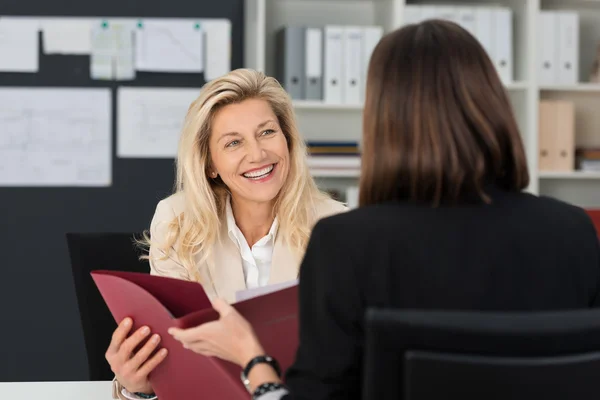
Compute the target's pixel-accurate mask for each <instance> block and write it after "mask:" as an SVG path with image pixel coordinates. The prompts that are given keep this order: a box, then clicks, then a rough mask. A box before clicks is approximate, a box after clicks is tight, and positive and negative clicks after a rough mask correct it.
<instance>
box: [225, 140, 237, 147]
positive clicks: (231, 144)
mask: <svg viewBox="0 0 600 400" xmlns="http://www.w3.org/2000/svg"><path fill="white" fill-rule="evenodd" d="M239 143H240V141H239V140H232V141H231V142H229V143H227V145H226V146H225V147H233V146H237V145H238V144H239Z"/></svg>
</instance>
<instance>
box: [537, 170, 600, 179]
mask: <svg viewBox="0 0 600 400" xmlns="http://www.w3.org/2000/svg"><path fill="white" fill-rule="evenodd" d="M539 174H540V179H600V171H572V172H559V171H556V172H553V171H552V172H551V171H547V172H540V173H539Z"/></svg>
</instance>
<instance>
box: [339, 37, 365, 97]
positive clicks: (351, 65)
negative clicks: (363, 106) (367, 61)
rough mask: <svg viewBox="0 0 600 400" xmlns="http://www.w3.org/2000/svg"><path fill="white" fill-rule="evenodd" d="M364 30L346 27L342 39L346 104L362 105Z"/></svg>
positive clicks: (343, 88)
mask: <svg viewBox="0 0 600 400" xmlns="http://www.w3.org/2000/svg"><path fill="white" fill-rule="evenodd" d="M362 42H363V29H362V27H360V26H346V27H344V31H343V38H342V46H343V47H342V54H343V57H344V60H343V62H342V68H343V72H342V76H343V78H344V79H343V82H344V83H343V87H342V97H343V103H344V104H360V88H361V86H362V82H361V72H362V61H363V58H362V57H363V54H362Z"/></svg>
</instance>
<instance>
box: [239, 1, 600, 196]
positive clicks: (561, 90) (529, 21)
mask: <svg viewBox="0 0 600 400" xmlns="http://www.w3.org/2000/svg"><path fill="white" fill-rule="evenodd" d="M245 1H246V26H245V42H246V48H245V66H247V67H249V68H255V69H258V70H261V71H264V72H265V73H267V74H268V75H274V72H275V71H274V62H275V32H276V31H277V30H278V29H279V28H280V27H282V26H285V25H312V26H320V25H328V24H336V25H361V26H364V25H380V26H382V27H383V29H384V34H385V33H389V32H390V31H392V30H394V29H397V28H399V27H401V26H402V25H403V21H404V17H405V7H406V5H428V4H429V5H471V6H487V5H499V6H503V7H509V8H510V9H511V10H512V13H513V60H514V63H513V64H514V68H513V76H514V82H509V83H506V89H507V93H508V94H509V97H510V99H511V102H512V104H513V110H514V113H515V116H516V119H517V121H518V124H519V128H520V130H521V133H522V136H523V142H524V145H525V148H526V151H527V157H528V164H529V168H530V175H531V184H530V187H529V191H530V192H532V193H536V194H544V195H550V196H553V197H557V198H560V199H562V200H566V201H569V202H572V203H574V204H578V205H581V206H600V173H593V172H590V173H583V172H580V171H575V172H540V171H538V103H539V101H540V99H552V98H560V99H569V100H572V101H574V102H575V107H576V121H577V122H576V144H577V145H578V146H582V145H586V146H595V147H600V84H591V83H587V82H586V81H587V76H588V73H589V69H590V68H591V65H592V60H593V58H594V57H595V49H596V46H597V45H598V44H599V43H600V1H599V0H496V1H490V0H245ZM551 9H561V10H574V11H577V12H578V13H579V15H580V60H579V65H580V82H579V83H578V84H575V85H562V86H561V85H557V86H555V85H551V86H550V85H544V86H541V85H540V84H539V83H538V79H537V76H536V75H537V74H536V72H537V67H536V66H537V64H536V62H537V60H536V57H537V49H538V48H539V43H538V42H539V39H538V32H537V23H538V15H539V12H540V11H542V10H551ZM294 106H295V110H296V115H297V118H298V123H299V126H300V130H301V132H302V134H303V135H304V137H305V139H306V140H342V141H360V138H361V128H362V106H357V105H345V104H341V105H336V104H325V103H323V102H319V101H295V102H294ZM359 172H360V171H359V170H347V169H344V170H342V169H340V170H335V169H333V170H332V169H322V170H321V169H315V170H313V175H314V176H315V177H316V178H317V181H318V182H319V183H320V184H322V185H326V186H331V187H338V188H340V187H344V186H348V185H356V184H357V182H358V181H357V179H358V177H359Z"/></svg>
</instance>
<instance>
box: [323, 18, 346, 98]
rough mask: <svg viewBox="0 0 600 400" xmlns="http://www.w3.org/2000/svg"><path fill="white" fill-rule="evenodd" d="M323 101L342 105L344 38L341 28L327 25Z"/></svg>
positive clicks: (325, 31) (325, 30) (325, 32)
mask: <svg viewBox="0 0 600 400" xmlns="http://www.w3.org/2000/svg"><path fill="white" fill-rule="evenodd" d="M323 32H324V40H325V48H324V57H323V61H324V62H325V65H324V74H323V78H324V79H323V99H324V101H325V103H330V104H341V103H342V78H343V77H342V61H343V57H342V55H343V51H342V36H343V33H344V29H343V27H341V26H335V25H327V26H325V29H324V31H323Z"/></svg>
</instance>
